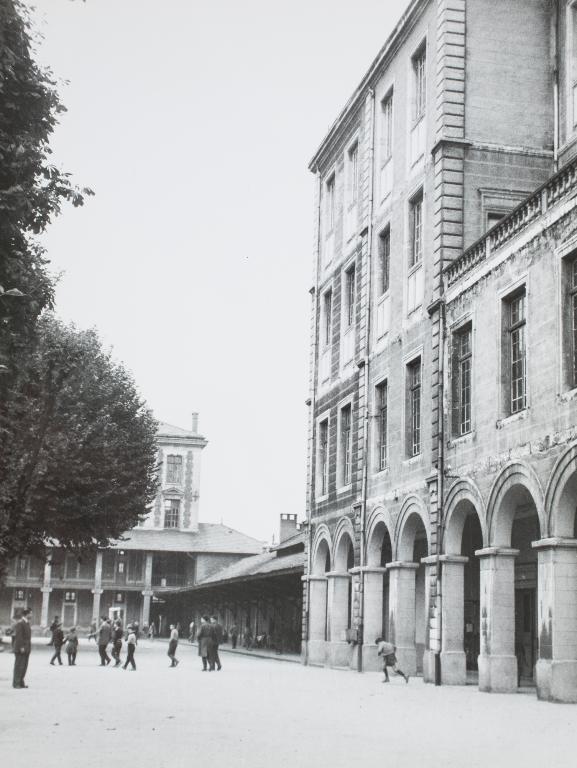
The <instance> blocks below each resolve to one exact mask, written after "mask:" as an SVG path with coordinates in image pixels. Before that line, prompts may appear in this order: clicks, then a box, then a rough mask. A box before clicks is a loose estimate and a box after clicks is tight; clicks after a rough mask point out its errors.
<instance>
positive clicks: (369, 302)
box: [357, 89, 375, 672]
mask: <svg viewBox="0 0 577 768" xmlns="http://www.w3.org/2000/svg"><path fill="white" fill-rule="evenodd" d="M369 97H370V99H371V141H370V145H369V159H368V164H369V178H370V182H369V211H368V229H367V266H366V269H367V279H366V286H367V307H366V320H365V328H366V339H365V350H364V359H363V361H362V365H363V367H364V369H365V370H364V375H365V381H364V385H365V412H364V416H363V420H364V433H363V475H362V484H361V541H360V544H361V547H360V549H361V551H360V564H361V568H360V571H359V576H360V585H359V586H360V595H361V600H360V601H359V645H358V654H357V671H358V672H362V671H363V644H364V636H363V635H364V614H365V571H364V568H365V566H366V544H365V527H366V520H367V486H368V466H369V462H368V451H369V424H370V412H369V385H370V377H369V372H370V351H371V306H372V280H371V273H372V269H371V261H372V259H371V256H372V247H373V246H372V242H373V197H374V186H375V168H374V165H375V163H374V156H375V92H374V90H372V89H371V90H370V91H369Z"/></svg>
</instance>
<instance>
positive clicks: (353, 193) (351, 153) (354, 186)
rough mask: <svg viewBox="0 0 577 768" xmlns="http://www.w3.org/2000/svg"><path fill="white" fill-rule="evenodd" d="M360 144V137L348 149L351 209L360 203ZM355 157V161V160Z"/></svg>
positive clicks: (348, 185)
mask: <svg viewBox="0 0 577 768" xmlns="http://www.w3.org/2000/svg"><path fill="white" fill-rule="evenodd" d="M359 150H360V145H359V138H358V136H355V138H354V139H353V140H352V141H351V143H350V144H349V146H348V147H347V149H346V153H345V154H346V161H347V162H346V168H347V171H346V178H347V209H348V210H351V209H352V208H355V207H356V206H357V205H358V201H359V189H360V165H359V161H360V153H359ZM353 158H354V161H353Z"/></svg>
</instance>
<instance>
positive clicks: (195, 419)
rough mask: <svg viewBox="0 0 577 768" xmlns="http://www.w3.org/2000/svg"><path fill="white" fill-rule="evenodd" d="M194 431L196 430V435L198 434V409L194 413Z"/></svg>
mask: <svg viewBox="0 0 577 768" xmlns="http://www.w3.org/2000/svg"><path fill="white" fill-rule="evenodd" d="M191 431H192V432H194V434H195V435H198V413H197V412H196V411H193V413H192V430H191Z"/></svg>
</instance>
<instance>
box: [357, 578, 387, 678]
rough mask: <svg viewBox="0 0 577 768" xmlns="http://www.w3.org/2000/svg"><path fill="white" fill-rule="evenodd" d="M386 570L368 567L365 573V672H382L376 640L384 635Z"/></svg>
mask: <svg viewBox="0 0 577 768" xmlns="http://www.w3.org/2000/svg"><path fill="white" fill-rule="evenodd" d="M386 572H387V569H386V568H377V567H366V568H363V573H364V600H365V604H364V610H363V623H364V632H363V635H364V638H363V639H364V643H363V671H364V672H367V671H376V670H380V669H381V668H382V666H383V663H382V659H379V657H378V656H377V646H376V644H375V640H376V639H377V637H381V636H382V634H383V578H384V575H385V573H386Z"/></svg>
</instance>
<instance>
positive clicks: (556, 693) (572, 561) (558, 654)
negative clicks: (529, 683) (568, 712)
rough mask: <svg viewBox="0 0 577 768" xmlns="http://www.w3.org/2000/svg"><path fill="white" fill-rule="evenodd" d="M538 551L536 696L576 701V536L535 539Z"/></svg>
mask: <svg viewBox="0 0 577 768" xmlns="http://www.w3.org/2000/svg"><path fill="white" fill-rule="evenodd" d="M533 547H535V549H537V550H538V558H539V570H538V611H539V627H538V631H539V660H538V661H537V666H536V677H537V696H538V697H539V698H540V699H545V700H547V701H564V702H577V539H560V538H554V539H542V540H541V541H534V542H533Z"/></svg>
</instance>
